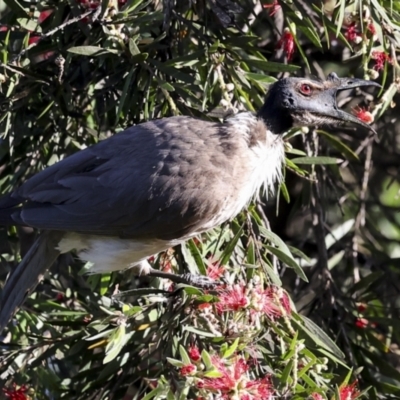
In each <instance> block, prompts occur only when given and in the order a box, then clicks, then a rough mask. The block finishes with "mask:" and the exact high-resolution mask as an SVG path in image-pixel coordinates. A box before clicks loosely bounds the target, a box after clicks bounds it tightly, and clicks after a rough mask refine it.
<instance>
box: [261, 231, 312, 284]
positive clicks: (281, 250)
mask: <svg viewBox="0 0 400 400" xmlns="http://www.w3.org/2000/svg"><path fill="white" fill-rule="evenodd" d="M258 228H259V230H260V233H261V234H262V235H263V236H264V237H265V238H267V239H268V240H269V241H270V242H271V243H273V244H274V245H275V246H277V247H273V246H265V247H266V248H267V249H268V250H269V251H270V252H271V253H273V254H275V255H276V256H277V257H278V258H279V259H280V260H281V261H283V262H284V263H285V264H287V265H288V266H289V267H291V268H293V269H294V270H295V272H296V273H297V274H298V275H299V277H300V278H301V279H303V280H304V281H305V282H308V279H307V277H306V275H305V273H304V271H303V270H302V268H301V267H300V266H299V264H298V263H297V261H296V260H295V259H294V258H293V256H292V253H291V252H290V250H289V248H288V247H287V246H286V244H285V243H284V242H283V240H282V239H281V238H280V237H279V236H277V235H275V233H273V232H271V231H270V230H268V229H265V228H264V227H263V226H259V227H258Z"/></svg>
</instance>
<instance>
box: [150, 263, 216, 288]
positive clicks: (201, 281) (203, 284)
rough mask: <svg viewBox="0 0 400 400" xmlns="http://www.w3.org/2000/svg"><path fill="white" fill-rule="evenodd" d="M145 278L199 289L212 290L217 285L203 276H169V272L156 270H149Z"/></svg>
mask: <svg viewBox="0 0 400 400" xmlns="http://www.w3.org/2000/svg"><path fill="white" fill-rule="evenodd" d="M147 276H153V277H157V278H165V279H169V280H171V281H172V282H174V283H183V284H185V285H190V286H195V287H198V288H200V289H214V288H215V287H216V286H218V285H219V283H218V282H217V281H215V280H214V279H212V278H209V277H208V276H205V275H195V274H182V275H177V274H171V273H170V272H164V271H159V270H157V269H153V268H152V269H151V270H150V271H149V272H148V274H147Z"/></svg>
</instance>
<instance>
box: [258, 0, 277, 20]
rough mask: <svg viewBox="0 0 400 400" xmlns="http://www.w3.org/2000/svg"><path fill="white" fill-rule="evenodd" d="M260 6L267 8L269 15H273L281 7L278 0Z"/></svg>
mask: <svg viewBox="0 0 400 400" xmlns="http://www.w3.org/2000/svg"><path fill="white" fill-rule="evenodd" d="M262 6H263V8H269V16H270V17H273V16H274V15H275V14H276V13H277V12H278V11H279V10H280V9H281V6H280V4H279V2H278V0H273V2H272V3H271V4H263V5H262Z"/></svg>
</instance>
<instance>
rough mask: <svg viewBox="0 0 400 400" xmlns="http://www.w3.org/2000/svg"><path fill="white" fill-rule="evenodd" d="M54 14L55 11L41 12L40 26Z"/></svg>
mask: <svg viewBox="0 0 400 400" xmlns="http://www.w3.org/2000/svg"><path fill="white" fill-rule="evenodd" d="M53 12H54V10H53V9H50V10H44V11H41V12H40V14H39V18H38V24H41V23H42V22H43V21H45V20H46V19H47V18H49V17H50V15H51V14H53Z"/></svg>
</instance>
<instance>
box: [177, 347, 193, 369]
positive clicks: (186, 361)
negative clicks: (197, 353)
mask: <svg viewBox="0 0 400 400" xmlns="http://www.w3.org/2000/svg"><path fill="white" fill-rule="evenodd" d="M179 354H180V355H181V359H182V361H183V363H184V364H185V365H189V364H191V363H192V362H191V361H190V357H189V354H188V353H187V351H186V350H185V348H184V347H183V346H182V345H181V344H180V345H179Z"/></svg>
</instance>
